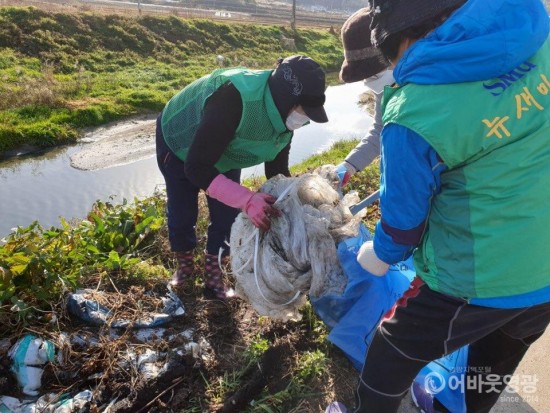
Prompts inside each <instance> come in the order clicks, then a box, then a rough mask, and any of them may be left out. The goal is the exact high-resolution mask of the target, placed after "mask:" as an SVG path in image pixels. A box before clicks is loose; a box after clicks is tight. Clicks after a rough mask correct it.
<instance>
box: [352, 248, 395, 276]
mask: <svg viewBox="0 0 550 413" xmlns="http://www.w3.org/2000/svg"><path fill="white" fill-rule="evenodd" d="M357 262H358V263H359V265H360V266H361V267H363V269H365V270H367V271H368V272H370V273H371V274H372V275H376V276H378V277H380V276H382V275H386V273H387V272H388V269H389V268H390V265H389V264H386V263H385V262H384V261H382V260H380V258H378V257H377V256H376V253H375V252H374V246H373V244H372V241H367V242H365V243H364V244H363V245H361V248H359V252H358V253H357Z"/></svg>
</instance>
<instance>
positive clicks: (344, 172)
mask: <svg viewBox="0 0 550 413" xmlns="http://www.w3.org/2000/svg"><path fill="white" fill-rule="evenodd" d="M355 172H357V170H356V169H355V168H354V167H353V165H352V164H350V163H348V162H346V161H344V162H342V163H341V164H339V165H338V166H337V167H336V174H337V175H338V180H339V181H340V188H342V187H344V186H346V184H347V183H348V181H349V179H350V178H351V177H352V175H353V174H355Z"/></svg>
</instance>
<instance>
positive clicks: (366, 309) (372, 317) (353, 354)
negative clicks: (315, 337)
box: [310, 225, 415, 370]
mask: <svg viewBox="0 0 550 413" xmlns="http://www.w3.org/2000/svg"><path fill="white" fill-rule="evenodd" d="M371 239H372V235H371V234H370V232H369V231H368V229H367V228H366V227H365V226H363V225H361V226H360V233H359V236H357V237H354V238H349V239H346V240H344V241H342V242H341V243H340V244H339V245H338V258H339V260H340V264H341V266H342V269H343V270H344V274H346V276H347V277H348V284H347V286H346V289H345V291H344V293H343V294H342V295H327V296H323V297H318V298H317V297H310V300H311V304H312V306H313V309H314V310H315V312H316V313H317V315H318V316H319V317H320V318H321V320H323V322H324V323H325V324H326V325H327V326H328V327H329V328H330V329H331V332H330V334H329V336H328V339H329V341H331V342H332V343H333V344H334V345H336V346H337V347H339V348H340V349H341V350H342V351H343V352H344V354H345V355H346V356H347V357H348V358H349V359H350V360H351V362H352V363H353V365H354V366H355V367H356V368H357V369H358V370H360V369H361V367H362V366H363V362H364V359H365V353H366V351H367V345H368V343H370V340H371V339H372V334H373V332H374V331H375V330H376V327H377V325H378V323H379V321H380V319H381V318H382V316H383V315H384V314H385V313H386V312H387V311H388V310H390V309H391V307H392V306H393V305H394V304H395V302H396V301H397V300H398V299H399V297H401V296H402V295H403V293H404V292H405V291H406V290H407V289H408V288H409V284H410V282H411V281H412V279H413V278H414V276H415V272H414V267H413V265H412V259H409V260H407V261H405V262H401V263H398V264H396V265H393V266H391V267H390V270H389V271H388V273H387V274H386V275H385V276H384V277H377V276H374V275H372V274H370V273H369V272H367V271H365V270H364V269H363V268H362V267H361V266H360V265H359V263H358V262H357V252H358V251H359V248H360V247H361V245H362V244H363V243H364V242H366V241H368V240H371Z"/></svg>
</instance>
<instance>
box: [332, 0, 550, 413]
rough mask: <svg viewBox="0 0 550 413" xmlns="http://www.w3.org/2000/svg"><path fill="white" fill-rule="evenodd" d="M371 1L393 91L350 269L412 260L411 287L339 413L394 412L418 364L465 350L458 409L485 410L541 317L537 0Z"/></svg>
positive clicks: (543, 42) (545, 312) (542, 70)
mask: <svg viewBox="0 0 550 413" xmlns="http://www.w3.org/2000/svg"><path fill="white" fill-rule="evenodd" d="M371 7H372V9H373V13H374V14H373V22H372V24H371V39H372V42H373V44H374V45H375V46H376V47H378V48H379V49H380V50H381V52H382V54H383V55H384V56H385V57H386V58H387V59H388V60H389V61H390V62H391V64H392V67H393V75H394V78H395V80H396V85H394V86H392V87H386V88H385V90H384V98H383V102H382V106H383V125H384V126H383V129H382V134H381V179H380V207H381V218H380V220H379V222H378V223H377V225H376V228H375V233H374V238H373V241H369V242H367V243H365V244H364V245H363V246H362V247H361V249H360V251H359V253H358V256H357V260H358V262H359V263H360V264H361V266H362V267H363V268H364V269H366V270H367V271H369V272H370V273H372V274H374V275H378V276H384V275H385V274H386V272H387V270H388V266H389V265H390V264H394V263H397V262H399V261H401V260H403V259H406V258H407V257H409V256H410V255H411V254H414V263H415V269H416V273H417V277H416V278H415V279H414V280H413V282H412V284H411V287H410V289H409V290H408V291H407V292H406V293H405V295H404V296H403V297H402V298H401V299H400V300H399V301H398V302H397V303H396V305H395V306H394V308H393V309H392V310H391V311H390V312H389V313H388V314H386V315H385V316H384V318H383V320H382V321H381V323H380V324H379V327H378V329H377V331H376V334H375V336H374V338H373V340H372V342H371V344H370V346H369V348H368V350H367V354H366V357H365V363H364V368H363V371H362V373H361V377H360V383H359V386H358V389H357V392H356V395H357V398H356V400H357V405H356V408H355V410H354V411H355V412H371V413H386V412H396V411H397V410H398V408H399V405H400V403H401V401H402V398H403V397H404V396H405V394H407V392H408V390H409V388H410V386H411V383H412V382H413V379H414V378H415V376H416V375H417V373H418V372H419V370H420V369H421V368H423V367H424V366H425V365H426V364H427V363H429V362H430V361H432V360H435V359H438V358H440V357H442V356H444V355H446V354H449V353H452V352H454V351H455V350H457V349H459V348H461V347H463V346H465V345H469V354H468V369H467V373H466V380H465V383H463V387H462V389H463V391H464V392H465V401H466V408H467V411H468V412H469V413H470V412H489V411H490V410H491V408H492V406H493V405H494V404H495V403H496V401H497V400H498V398H499V396H500V394H501V392H502V391H503V390H504V389H505V387H506V384H507V383H510V382H511V381H514V380H513V375H514V371H515V369H516V367H517V366H518V364H519V362H520V361H521V359H522V358H523V356H524V355H525V353H526V352H527V350H528V349H529V346H530V345H531V344H532V343H533V342H534V341H536V340H537V339H538V338H539V337H540V336H541V335H542V334H543V333H544V331H545V329H546V327H547V326H548V324H549V322H550V261H549V260H548V259H547V255H548V251H547V249H548V245H550V231H548V225H549V222H550V208H549V205H550V40H548V34H549V18H548V14H547V12H546V10H545V8H544V6H543V4H542V2H541V1H540V0H469V1H465V0H439V1H434V0H371ZM432 379H434V378H433V377H432ZM516 383H517V381H516ZM520 383H521V381H520ZM431 384H433V392H434V393H435V392H437V391H440V390H441V389H443V388H445V386H449V385H450V383H437V381H434V382H432V383H431ZM530 385H531V386H533V385H535V386H539V388H542V387H543V386H545V387H547V386H548V384H542V383H538V384H537V383H536V382H535V381H533V380H531V381H530ZM340 407H341V405H340ZM423 409H424V411H434V406H428V407H426V406H424V407H423ZM435 409H437V410H441V411H444V409H443V407H442V406H436V407H435ZM341 410H343V409H341ZM328 411H330V410H328ZM333 411H335V410H333Z"/></svg>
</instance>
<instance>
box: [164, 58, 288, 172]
mask: <svg viewBox="0 0 550 413" xmlns="http://www.w3.org/2000/svg"><path fill="white" fill-rule="evenodd" d="M271 73H272V71H271V70H247V69H245V68H232V69H218V70H215V71H214V72H212V74H210V75H207V76H204V77H202V78H200V79H198V80H196V81H194V82H193V83H191V84H190V85H188V86H187V87H185V88H184V89H183V90H181V91H180V92H179V93H178V94H176V95H175V96H174V97H173V98H172V99H170V101H169V102H168V103H167V104H166V106H165V108H164V110H163V112H162V119H161V127H162V133H163V135H164V140H165V141H166V144H167V145H168V147H169V148H170V149H171V150H172V151H173V152H174V153H175V154H176V156H177V157H178V158H180V159H181V160H183V161H185V159H186V157H187V153H188V151H189V147H190V146H191V144H192V142H193V139H194V137H195V133H196V131H197V129H198V126H199V124H200V122H201V119H202V115H203V111H204V105H205V104H206V101H207V99H208V98H209V97H210V96H211V95H212V94H213V93H214V92H215V91H216V90H218V89H219V88H220V87H221V86H222V85H224V84H225V83H227V82H232V84H233V85H234V86H235V88H236V89H237V90H238V91H239V94H240V95H241V99H242V103H243V113H242V116H241V121H240V123H239V126H238V127H237V130H236V132H235V137H234V138H233V139H232V140H231V143H230V144H229V146H228V147H227V148H226V149H225V151H224V153H223V154H222V156H221V158H220V159H219V160H218V162H217V163H216V165H215V166H216V168H217V169H218V171H220V172H226V171H228V170H230V169H242V168H246V167H249V166H254V165H258V164H260V163H262V162H265V161H270V160H273V159H274V158H275V157H276V156H277V154H278V153H279V152H280V151H281V150H282V149H283V148H284V147H285V146H287V145H288V143H289V142H290V139H291V138H292V133H291V132H289V131H288V130H287V129H286V126H285V124H284V122H283V120H282V119H281V115H280V114H279V111H278V110H277V107H276V106H275V102H273V97H272V96H271V92H270V90H269V86H268V84H267V81H268V79H269V76H271Z"/></svg>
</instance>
